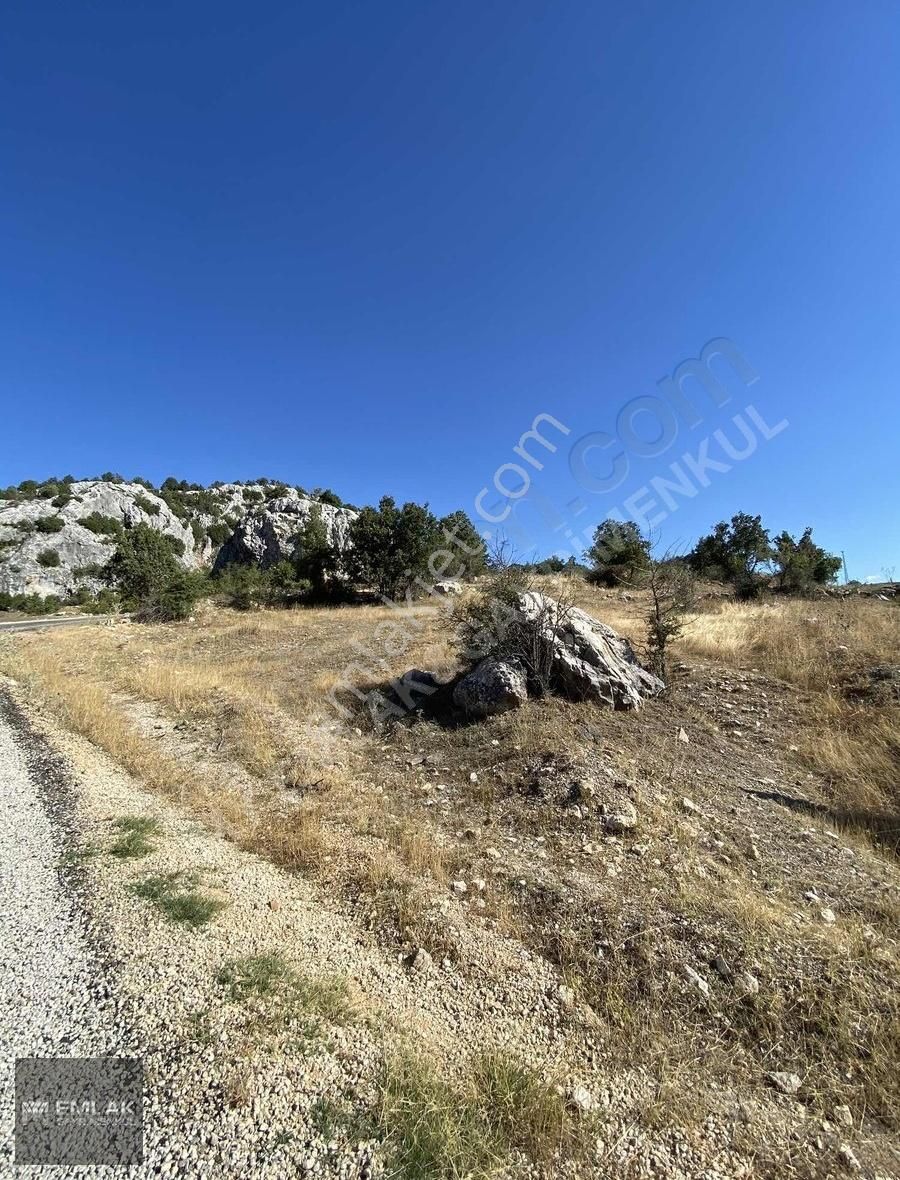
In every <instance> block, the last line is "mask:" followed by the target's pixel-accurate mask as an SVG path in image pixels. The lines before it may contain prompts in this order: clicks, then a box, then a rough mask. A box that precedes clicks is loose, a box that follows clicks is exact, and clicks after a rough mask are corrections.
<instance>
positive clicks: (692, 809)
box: [681, 798, 700, 815]
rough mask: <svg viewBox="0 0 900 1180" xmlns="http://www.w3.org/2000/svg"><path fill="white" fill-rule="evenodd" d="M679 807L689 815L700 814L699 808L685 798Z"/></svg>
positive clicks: (691, 800)
mask: <svg viewBox="0 0 900 1180" xmlns="http://www.w3.org/2000/svg"><path fill="white" fill-rule="evenodd" d="M681 807H682V810H684V811H686V812H688V814H689V815H699V814H700V808H699V807H698V806H697V804H696V803H695V802H694V801H693V799H687V798H684V799H682V800H681Z"/></svg>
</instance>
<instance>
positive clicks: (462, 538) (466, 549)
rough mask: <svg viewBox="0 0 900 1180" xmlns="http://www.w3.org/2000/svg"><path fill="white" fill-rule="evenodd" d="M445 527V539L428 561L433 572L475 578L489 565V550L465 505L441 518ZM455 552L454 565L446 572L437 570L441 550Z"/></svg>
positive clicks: (435, 575) (437, 577)
mask: <svg viewBox="0 0 900 1180" xmlns="http://www.w3.org/2000/svg"><path fill="white" fill-rule="evenodd" d="M440 527H441V529H442V530H443V534H444V537H443V542H442V544H441V546H440V548H439V549H438V550H436V551H435V553H434V554H433V555H432V559H431V560H430V561H429V569H430V572H431V574H432V576H433V577H434V578H436V579H439V578H440V577H441V576H444V577H453V578H475V577H477V576H478V575H479V574H483V573H484V572H485V570H486V569H487V564H488V554H487V546H486V545H485V543H484V538H483V537H482V536H481V534H480V533H479V532H478V530H477V529H476V528H475V525H474V524H472V521H471V520H470V518H469V517H468V516H467V515H466V513H465V512H463V511H462V509H458V510H457V511H456V512H451V513H450V514H449V515H448V516H444V517H442V518H441V520H440ZM446 552H449V553H452V554H453V565H452V566H450V567H448V568H447V570H446V571H445V573H444V574H443V575H441V574H440V573H438V572H437V569H436V563H437V561H438V560H439V558H438V556H437V554H438V553H441V554H443V553H446Z"/></svg>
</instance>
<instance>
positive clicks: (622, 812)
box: [603, 799, 638, 833]
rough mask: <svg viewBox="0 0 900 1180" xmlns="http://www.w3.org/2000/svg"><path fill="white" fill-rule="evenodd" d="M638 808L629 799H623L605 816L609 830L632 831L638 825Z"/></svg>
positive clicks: (605, 823) (604, 819) (605, 822)
mask: <svg viewBox="0 0 900 1180" xmlns="http://www.w3.org/2000/svg"><path fill="white" fill-rule="evenodd" d="M637 822H638V814H637V808H636V807H635V806H634V804H633V803H631V802H630V801H629V800H628V799H623V800H622V801H621V802H620V803H617V804H616V805H615V808H614V809H611V810H610V811H609V812H608V813H607V814H606V815H604V817H603V823H604V825H605V826H606V830H607V831H608V832H616V833H618V832H630V831H631V829H632V828H636V827H637Z"/></svg>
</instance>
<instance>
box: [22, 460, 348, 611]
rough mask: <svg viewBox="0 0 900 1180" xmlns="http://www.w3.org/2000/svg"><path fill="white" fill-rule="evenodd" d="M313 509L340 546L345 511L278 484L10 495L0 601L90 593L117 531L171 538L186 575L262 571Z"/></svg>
mask: <svg viewBox="0 0 900 1180" xmlns="http://www.w3.org/2000/svg"><path fill="white" fill-rule="evenodd" d="M53 493H56V494H53ZM316 505H318V507H319V509H320V511H321V513H322V518H323V520H324V522H325V525H326V528H327V529H328V533H329V537H330V539H331V540H332V542H333V543H336V544H337V545H339V546H344V545H346V543H347V536H348V532H349V528H350V523H351V521H352V520H353V519H354V517H355V516H356V513H355V512H354V511H353V510H351V509H349V508H343V507H337V506H336V505H334V504H331V503H328V502H322V501H319V500H317V499H315V498H313V497H312V496H309V495H306V494H304V493H302V492H301V491H300V490H298V489H297V488H290V487H286V486H285V485H281V484H262V483H257V484H219V485H218V486H216V487H211V488H199V487H196V486H195V487H187V486H176V487H166V486H165V485H164V487H163V488H162V489H159V490H154V489H151V488H150V487H149V486H147V485H145V484H143V483H125V482H122V481H117V480H111V479H92V480H78V481H74V482H64V483H60V484H45V485H40V486H39V485H36V484H35V485H33V486H25V488H24V490H22V489H21V488H20V489H8V490H7V492H6V493H5V499H0V592H2V593H6V594H11V595H19V594H29V595H31V594H36V595H39V596H41V597H47V596H49V595H56V596H58V597H60V598H65V597H67V596H69V595H72V594H76V593H78V592H79V591H81V590H85V589H86V590H89V591H96V590H98V589H100V588H101V587H102V585H103V577H102V571H103V567H104V566H105V565H106V563H107V562H108V561H109V559H110V557H111V556H112V554H113V553H114V552H115V547H116V541H117V539H118V537H119V536H120V535H121V532H122V530H123V529H127V528H130V527H133V526H134V525H136V524H147V525H149V526H150V527H152V528H154V529H158V530H159V531H160V532H161V533H164V534H165V535H166V536H167V537H170V538H171V541H172V547H173V549H174V550H175V553H176V555H177V557H178V559H179V561H180V562H181V563H182V565H184V567H185V568H186V569H198V568H202V567H204V566H212V565H214V564H217V565H219V566H221V565H223V564H226V563H228V562H241V563H252V564H258V565H261V566H263V567H266V566H269V565H272V564H273V563H274V562H276V561H279V560H281V559H282V558H284V557H288V556H290V555H291V553H292V551H293V540H294V538H295V537H296V535H297V532H298V531H299V530H300V529H301V528H302V526H303V523H304V522H305V520H306V519H307V517H308V516H309V513H310V512H311V511H312V509H313V507H314V506H316Z"/></svg>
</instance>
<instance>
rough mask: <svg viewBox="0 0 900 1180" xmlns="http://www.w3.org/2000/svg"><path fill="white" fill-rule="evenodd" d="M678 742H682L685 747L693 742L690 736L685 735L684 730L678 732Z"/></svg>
mask: <svg viewBox="0 0 900 1180" xmlns="http://www.w3.org/2000/svg"><path fill="white" fill-rule="evenodd" d="M678 740H679V741H680V742H683V743H684V744H685V745H687V744H688V743H689V742H690V740H691V739H690V738H689V737H688V735H687V734H686V733H685V731H684V729H679V730H678Z"/></svg>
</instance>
